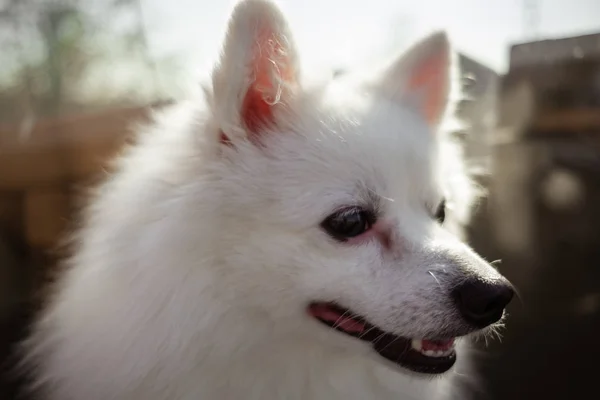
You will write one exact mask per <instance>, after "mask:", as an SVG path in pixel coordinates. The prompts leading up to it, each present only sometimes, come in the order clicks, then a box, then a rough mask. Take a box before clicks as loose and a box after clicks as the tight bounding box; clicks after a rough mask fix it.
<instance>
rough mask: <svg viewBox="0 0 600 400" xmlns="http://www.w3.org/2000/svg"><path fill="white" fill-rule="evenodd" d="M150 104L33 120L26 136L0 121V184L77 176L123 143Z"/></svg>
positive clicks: (16, 186)
mask: <svg viewBox="0 0 600 400" xmlns="http://www.w3.org/2000/svg"><path fill="white" fill-rule="evenodd" d="M148 112H149V108H148V107H137V108H128V109H120V110H112V111H107V112H103V113H97V114H91V115H81V116H75V117H70V118H62V119H57V120H50V121H40V122H39V123H37V124H36V125H35V126H34V127H33V129H32V131H31V133H30V134H29V135H28V137H27V139H26V140H23V141H19V140H18V139H17V138H16V136H17V135H15V133H14V132H15V129H16V128H14V127H12V128H11V127H7V126H0V138H9V139H8V140H7V139H3V141H2V142H1V143H0V190H22V189H25V188H28V187H31V186H40V185H48V184H57V183H60V182H65V181H69V180H73V179H81V178H84V177H86V176H88V175H90V174H92V173H95V172H97V171H99V170H100V168H102V165H103V164H104V163H105V162H106V161H107V160H108V159H110V158H111V157H112V156H113V155H114V154H115V153H116V152H117V151H119V149H120V148H121V147H122V146H123V144H124V142H125V141H126V139H127V138H128V136H129V134H130V133H131V127H132V124H134V123H137V122H143V121H144V120H147V118H148V116H149V113H148Z"/></svg>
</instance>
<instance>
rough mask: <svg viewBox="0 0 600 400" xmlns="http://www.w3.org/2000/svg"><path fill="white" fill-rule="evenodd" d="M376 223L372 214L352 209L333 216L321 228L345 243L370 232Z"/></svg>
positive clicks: (357, 208) (355, 208) (360, 209)
mask: <svg viewBox="0 0 600 400" xmlns="http://www.w3.org/2000/svg"><path fill="white" fill-rule="evenodd" d="M374 222H375V217H374V216H373V214H372V213H371V212H369V211H366V210H364V209H362V208H359V207H350V208H345V209H343V210H340V211H338V212H336V213H334V214H331V215H330V216H329V217H327V218H326V219H325V220H324V221H323V222H322V223H321V227H322V228H323V229H324V230H325V232H327V233H328V234H329V235H331V236H332V237H333V238H334V239H336V240H339V241H342V242H344V241H346V240H348V239H351V238H353V237H356V236H359V235H361V234H362V233H364V232H366V231H368V230H369V229H371V227H372V226H373V223H374Z"/></svg>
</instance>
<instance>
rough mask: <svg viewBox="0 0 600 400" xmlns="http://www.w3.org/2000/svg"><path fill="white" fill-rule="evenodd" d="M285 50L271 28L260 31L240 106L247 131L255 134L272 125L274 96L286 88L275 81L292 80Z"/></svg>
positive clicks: (292, 75)
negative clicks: (249, 79) (247, 84)
mask: <svg viewBox="0 0 600 400" xmlns="http://www.w3.org/2000/svg"><path fill="white" fill-rule="evenodd" d="M286 51H287V49H286V48H285V47H284V45H283V44H282V43H281V41H280V40H279V39H278V37H277V35H275V34H274V33H273V30H272V29H270V28H263V29H262V30H261V31H260V33H259V34H258V36H257V40H256V43H255V45H254V49H253V54H254V55H255V56H254V59H253V72H254V82H252V84H251V85H250V87H249V88H248V91H247V92H246V95H245V97H244V101H243V103H242V109H241V118H242V121H243V122H244V124H245V125H246V128H247V129H248V130H249V132H251V133H254V134H257V133H259V132H260V130H261V128H263V127H265V126H269V125H275V118H274V113H273V111H274V107H276V106H277V103H275V101H276V100H277V99H276V96H277V93H278V91H279V90H281V91H283V92H285V90H286V88H285V86H284V87H281V88H280V87H279V85H282V84H283V85H285V84H286V83H287V84H289V83H293V82H294V69H293V67H292V65H291V63H290V60H289V58H288V54H287V53H286ZM279 101H281V98H280V99H279ZM274 103H275V104H274Z"/></svg>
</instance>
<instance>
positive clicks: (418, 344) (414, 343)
mask: <svg viewBox="0 0 600 400" xmlns="http://www.w3.org/2000/svg"><path fill="white" fill-rule="evenodd" d="M412 348H413V349H415V350H416V351H421V350H423V342H422V341H421V340H420V339H413V340H412Z"/></svg>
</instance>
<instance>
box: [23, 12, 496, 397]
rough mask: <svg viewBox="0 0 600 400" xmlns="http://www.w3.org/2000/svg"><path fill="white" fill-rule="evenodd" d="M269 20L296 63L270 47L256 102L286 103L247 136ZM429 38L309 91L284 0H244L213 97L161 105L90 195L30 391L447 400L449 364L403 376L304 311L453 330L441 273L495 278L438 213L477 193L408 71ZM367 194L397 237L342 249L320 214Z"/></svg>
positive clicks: (400, 327)
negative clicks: (248, 96)
mask: <svg viewBox="0 0 600 400" xmlns="http://www.w3.org/2000/svg"><path fill="white" fill-rule="evenodd" d="M262 24H266V25H267V26H268V27H269V28H272V29H273V32H275V37H276V38H278V39H279V40H282V41H283V42H282V43H283V44H284V50H285V51H284V52H283V53H282V54H280V56H281V57H282V58H283V61H281V62H283V63H289V65H291V66H293V68H294V74H293V75H292V76H288V77H284V76H281V75H278V73H279V71H280V69H279V68H278V63H279V61H278V60H276V59H274V60H273V70H272V71H268V72H267V76H269V79H270V82H271V83H272V84H273V85H272V86H269V87H266V88H264V90H265V96H268V97H269V99H270V100H271V101H272V105H273V107H278V106H281V107H279V108H277V109H276V113H275V118H276V121H275V122H276V124H275V126H273V127H271V128H265V129H264V132H262V133H261V136H260V137H261V144H260V145H257V144H256V143H255V142H253V141H250V140H247V139H248V138H247V137H246V136H247V132H245V130H244V127H243V123H242V122H241V121H240V107H241V106H242V105H241V104H242V103H241V101H242V98H243V94H244V93H245V91H246V90H247V89H248V87H250V85H252V84H253V76H252V73H251V72H249V71H250V70H249V69H250V66H251V65H252V60H253V57H255V56H256V54H255V53H253V50H252V48H253V45H254V42H253V40H254V39H253V38H254V37H255V33H256V31H257V26H259V25H261V26H262ZM432 38H433V39H430V40H429V41H425V42H422V43H421V45H419V46H417V47H415V49H414V50H413V52H412V53H411V54H412V55H411V57H409V59H410V62H406V59H400V60H397V61H396V63H397V65H395V67H394V68H389V69H387V71H388V72H386V73H382V75H378V76H377V78H378V79H374V80H373V79H371V80H369V79H367V80H366V81H361V79H358V78H357V77H353V76H348V77H347V78H341V79H338V80H334V81H332V82H330V83H328V84H327V85H325V86H323V87H319V88H306V87H303V85H302V76H301V74H300V71H298V70H297V55H296V52H295V50H294V47H293V40H292V38H291V35H290V34H289V32H288V28H287V25H286V24H285V20H284V19H283V16H282V15H281V14H280V12H279V11H278V10H277V8H275V6H273V5H272V4H271V3H269V2H266V1H261V0H246V1H243V2H242V3H240V4H239V5H238V6H237V7H236V9H235V11H234V15H233V18H232V22H231V25H230V28H229V32H228V36H227V41H226V44H225V47H224V52H223V57H222V60H221V63H220V64H219V65H218V66H217V67H216V68H215V73H214V75H213V77H214V79H213V87H212V88H211V89H207V96H206V99H204V100H203V99H194V100H193V101H190V102H188V103H181V104H178V105H176V106H174V107H172V108H171V109H169V110H168V111H166V112H164V113H163V114H161V115H160V116H158V117H157V120H156V122H155V123H154V124H153V125H152V126H151V127H149V128H147V129H144V130H143V131H142V132H141V135H140V140H139V143H138V144H137V145H136V146H135V147H133V148H132V149H130V151H128V153H127V155H126V156H125V157H123V158H122V159H121V160H120V163H119V165H118V168H117V171H116V172H115V173H114V174H113V175H112V176H111V178H110V179H109V180H108V181H107V182H106V183H105V184H104V185H103V186H101V187H100V189H99V191H98V193H97V194H96V195H95V196H94V199H93V201H92V203H91V205H90V207H89V208H88V210H87V213H86V218H85V222H84V224H83V227H82V228H81V230H80V232H78V235H77V240H76V243H77V245H76V249H75V252H74V254H73V256H72V258H71V259H70V260H69V262H68V266H69V269H68V270H67V271H66V273H65V275H64V278H63V279H62V280H61V281H60V282H59V284H58V286H57V288H56V292H55V296H54V297H53V299H52V302H51V304H50V305H49V307H48V308H47V310H46V311H45V313H44V314H43V316H42V317H41V318H40V320H39V321H38V323H37V325H36V329H35V332H34V333H33V335H32V337H31V339H30V340H29V342H28V343H27V349H28V351H27V357H26V360H27V362H28V363H29V365H30V366H32V367H33V368H34V377H35V380H36V384H37V385H36V387H37V388H38V389H40V393H42V395H43V396H42V398H44V399H47V400H80V399H88V400H117V399H118V400H124V399H128V400H167V399H169V400H188V399H189V400H198V399H202V400H221V399H236V400H237V399H248V400H254V399H256V400H258V399H260V400H269V399H272V400H275V399H277V400H280V399H289V400H293V399H298V400H300V399H315V400H335V399H344V400H352V399H356V400H359V399H360V400H364V399H395V400H408V399H427V400H430V399H435V398H438V397H437V396H446V395H447V394H448V393H449V390H450V386H451V385H449V382H450V379H449V378H450V377H451V376H452V374H446V375H445V377H442V378H437V379H434V380H431V379H425V378H423V377H419V376H414V375H412V374H409V373H407V372H405V371H400V370H398V369H396V368H395V367H392V366H390V365H388V364H387V363H386V362H385V361H383V359H382V358H381V357H380V356H378V355H377V354H375V353H374V352H373V351H372V350H371V349H370V347H369V346H368V345H367V344H365V343H363V342H359V341H357V340H355V339H351V338H349V337H346V336H344V335H342V334H339V333H337V332H333V331H332V330H330V329H327V328H326V327H324V326H322V325H320V324H319V323H317V322H316V321H314V320H312V319H311V318H310V317H308V316H307V315H306V313H305V307H306V305H307V303H308V302H309V301H312V300H337V301H340V302H342V303H343V304H345V305H347V306H348V307H352V309H353V310H355V311H357V312H359V313H361V314H362V315H365V316H367V317H368V318H369V319H370V320H371V321H372V322H374V323H376V324H378V325H379V326H381V327H383V328H384V329H386V330H390V331H394V332H396V333H398V334H400V335H403V336H407V337H427V335H432V334H435V333H436V332H439V331H440V330H444V329H448V330H451V329H460V327H459V326H458V325H456V324H457V323H456V322H455V321H456V320H457V317H456V311H455V310H454V306H453V305H452V304H451V303H450V302H449V301H448V300H447V299H446V296H445V294H444V293H443V291H442V290H441V288H442V287H444V288H446V289H447V287H448V286H449V285H450V286H451V285H455V284H456V282H459V281H460V280H461V279H464V277H465V276H466V275H468V274H473V273H477V274H487V275H495V274H497V273H496V272H495V271H494V270H493V268H491V267H490V266H488V265H487V264H486V263H485V262H484V261H483V260H481V259H480V258H479V257H478V256H477V255H476V254H475V253H474V252H473V251H472V250H470V249H469V248H468V247H467V246H466V245H465V244H463V243H461V242H460V240H459V239H458V238H457V237H456V236H454V235H453V234H452V233H450V232H449V229H445V228H442V227H440V226H439V225H438V224H437V223H436V222H435V221H434V220H433V219H432V218H431V215H430V214H431V213H433V212H434V210H435V207H436V206H437V202H439V200H440V199H441V197H442V195H444V194H446V195H447V196H449V197H450V199H449V200H450V201H452V200H453V199H454V200H456V199H458V204H459V205H460V206H461V207H462V208H461V209H460V210H458V211H460V212H457V213H454V214H453V216H454V221H452V220H451V221H450V222H449V224H450V226H451V227H452V226H454V228H455V233H460V229H459V226H460V225H461V223H463V222H465V221H466V219H467V218H468V205H469V204H470V202H471V199H470V198H469V197H470V196H471V193H472V192H471V188H470V187H469V180H468V178H467V177H466V175H465V174H464V171H463V167H462V162H461V159H460V151H459V150H458V149H457V148H456V147H455V145H454V144H453V143H451V142H449V141H448V140H447V139H446V138H445V137H444V136H443V135H442V134H435V132H434V131H435V130H436V129H437V122H438V121H430V122H429V123H428V122H427V121H426V120H425V119H424V118H423V117H421V115H420V112H419V111H420V109H421V108H420V107H421V105H422V104H421V103H420V102H421V101H425V100H426V98H427V93H428V92H427V89H426V90H425V92H424V93H425V94H424V96H425V98H423V96H421V97H419V96H414V97H412V98H411V93H410V90H409V88H408V86H407V85H405V84H403V82H407V79H408V78H409V77H410V74H411V73H414V68H417V66H418V59H419V58H420V57H422V56H423V55H427V54H429V53H435V52H436V51H440V49H441V50H444V49H446V46H447V41H446V39H445V36H444V35H443V34H437V35H436V36H434V37H432ZM415 60H416V61H415ZM415 63H416V64H415ZM444 68H445V67H444ZM448 68H449V65H448ZM447 72H448V75H447V76H448V78H447V79H444V80H442V84H443V85H448V86H449V82H450V80H449V70H448V71H446V70H445V69H444V70H442V71H441V73H442V74H446V73H447ZM367 81H368V82H367ZM392 89H393V90H392ZM434 89H438V90H442V91H443V92H444V93H447V92H448V89H447V88H446V87H443V88H440V87H437V88H434ZM269 91H270V92H269ZM411 99H412V100H411ZM442 108H443V107H442ZM219 131H223V132H224V133H225V134H226V135H227V136H228V137H229V138H230V139H231V140H232V142H233V145H232V146H228V145H224V144H222V143H219V141H218V136H219ZM459 194H460V196H458V195H459ZM461 196H462V197H461ZM373 197H375V198H377V199H380V202H381V204H380V207H381V210H382V213H383V214H384V216H385V217H384V218H385V219H386V220H387V221H388V222H389V223H390V224H391V226H392V227H393V241H394V243H395V244H394V247H393V248H392V249H389V251H384V250H382V248H381V245H380V244H379V243H378V242H377V241H370V242H367V243H363V244H361V245H355V246H348V245H344V244H340V243H337V242H335V241H333V240H332V239H330V238H329V237H328V236H327V235H326V234H325V232H324V231H323V230H322V229H321V228H320V227H319V224H320V222H321V221H322V220H323V219H324V218H325V217H327V215H329V214H330V213H331V212H332V211H333V210H334V209H335V208H336V207H339V206H340V205H347V204H355V203H357V202H359V203H362V202H369V201H371V200H372V198H373ZM456 222H458V223H456ZM434 277H435V278H436V279H434ZM455 325H456V326H455ZM460 357H461V354H459V358H460ZM442 398H443V397H442Z"/></svg>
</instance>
